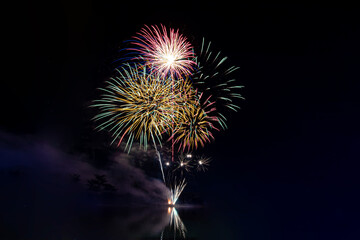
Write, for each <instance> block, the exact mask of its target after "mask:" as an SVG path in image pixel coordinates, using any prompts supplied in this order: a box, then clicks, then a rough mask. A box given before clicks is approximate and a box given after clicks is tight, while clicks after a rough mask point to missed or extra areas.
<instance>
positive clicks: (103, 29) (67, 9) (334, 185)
mask: <svg viewBox="0 0 360 240" xmlns="http://www.w3.org/2000/svg"><path fill="white" fill-rule="evenodd" d="M14 10H15V12H16V14H15V16H14V18H17V17H16V16H18V17H19V19H20V21H17V22H16V23H15V24H14V26H13V28H12V27H11V30H10V32H11V34H10V35H11V36H12V37H13V40H10V41H11V45H10V46H11V47H9V48H10V50H11V51H13V54H12V58H10V59H11V60H10V61H11V64H10V65H12V68H10V70H11V76H8V77H6V78H5V77H3V80H2V90H3V91H4V93H3V94H2V96H1V97H2V101H1V102H2V112H3V114H2V117H1V118H0V123H1V125H0V130H1V131H2V132H3V133H6V134H13V135H16V136H20V137H21V138H22V137H24V138H26V137H28V136H36V138H38V139H39V138H40V139H42V140H46V141H48V142H50V143H52V144H55V145H58V146H60V148H62V149H64V151H68V152H72V153H74V152H76V153H85V154H88V153H89V152H90V151H92V149H100V150H99V151H106V149H107V148H108V147H107V146H108V144H109V143H110V139H109V138H108V136H107V135H106V133H105V132H95V131H93V128H94V123H93V122H91V121H90V118H91V117H92V116H93V115H94V111H93V110H92V109H89V108H88V106H89V104H90V102H91V101H92V100H93V99H95V98H97V97H98V96H99V91H98V90H96V88H98V87H101V86H103V84H104V81H105V80H106V79H107V78H109V77H110V76H112V74H113V69H114V68H115V67H116V63H114V60H116V59H118V58H119V57H120V56H121V54H120V52H119V50H120V49H121V47H122V46H123V45H122V44H123V41H125V40H128V39H129V38H131V37H132V36H133V35H134V34H135V33H136V32H137V31H138V30H139V29H140V28H141V27H142V26H143V24H147V25H151V24H160V23H162V24H164V25H166V26H169V27H173V28H179V29H180V32H182V33H183V34H184V35H186V36H187V37H188V38H189V40H190V41H199V39H201V38H202V37H205V38H206V39H208V40H210V41H212V43H213V46H214V47H215V48H216V49H219V50H221V51H222V52H223V53H224V54H225V55H227V56H228V57H229V59H230V62H231V63H232V64H234V65H236V66H240V70H239V71H238V72H237V75H236V77H237V81H238V82H239V84H241V85H244V86H245V88H243V89H242V91H241V93H242V94H243V96H244V97H245V98H246V100H244V101H242V102H241V103H240V106H241V110H240V111H239V112H237V113H235V112H233V113H232V115H231V118H229V122H228V126H229V129H228V130H227V131H225V132H219V133H216V139H215V141H214V142H213V143H211V144H208V145H207V146H206V147H205V149H203V150H201V152H203V153H206V154H207V155H208V156H211V157H212V159H213V161H212V164H211V166H210V170H209V171H208V172H207V173H205V174H201V176H200V175H199V176H194V177H193V178H194V179H193V180H194V181H193V182H191V183H190V184H189V187H188V194H195V195H197V197H199V198H202V199H203V200H204V201H205V202H207V203H208V204H210V205H218V206H221V207H219V208H220V209H222V210H223V213H224V214H225V215H227V216H228V217H229V218H231V219H233V221H232V222H231V224H232V225H231V226H232V227H234V228H236V227H237V226H238V225H241V226H243V228H247V229H252V228H255V226H256V227H258V228H259V232H260V233H258V235H257V236H258V238H256V237H254V236H253V237H252V238H251V237H249V236H248V235H245V237H247V238H246V239H260V238H261V239H275V235H274V234H270V233H274V231H275V232H276V226H277V227H279V229H280V228H281V229H286V231H292V230H293V232H296V233H298V235H297V236H298V237H299V239H302V238H301V236H304V239H305V238H306V239H326V238H327V239H332V237H334V239H355V238H356V237H355V236H359V233H360V232H359V227H358V226H359V223H360V220H359V215H358V214H359V212H360V211H359V210H360V209H359V206H358V202H359V201H360V191H359V184H360V177H359V167H360V162H359V160H360V124H359V123H360V97H359V92H360V76H359V42H360V29H359V25H358V20H359V19H358V11H359V9H358V8H355V7H354V6H350V5H349V6H338V5H335V4H334V5H304V4H284V5H283V4H260V3H259V4H255V3H252V4H246V3H239V4H236V5H235V2H228V3H226V2H224V1H217V2H214V3H212V2H211V3H210V2H208V3H206V4H205V3H204V4H200V3H194V2H192V3H191V2H190V3H185V2H176V3H173V2H171V3H170V2H168V3H166V4H161V3H158V2H150V1H149V2H148V3H146V4H143V3H141V4H140V3H139V2H137V1H111V2H105V1H97V2H88V1H83V0H81V1H48V2H41V3H40V2H31V3H30V2H29V3H26V4H25V5H23V6H21V7H19V6H14ZM10 39H12V38H10ZM3 47H5V48H7V46H3ZM112 151H113V149H112ZM239 216H247V219H246V220H240V217H239ZM284 219H289V221H287V220H284ZM271 221H275V222H279V224H280V225H281V227H280V226H278V225H276V226H275V225H272V226H271V228H272V230H269V229H267V227H268V225H267V223H268V222H271ZM274 226H275V227H274ZM269 228H270V227H269ZM289 229H292V230H289ZM327 229H331V230H329V231H328V230H327ZM265 233H266V234H268V235H266V234H265ZM276 233H277V234H284V233H283V232H282V231H280V230H279V232H276ZM305 233H306V234H307V235H306V234H305ZM302 234H303V235H302ZM285 236H286V237H285ZM243 237H244V236H243ZM276 237H277V239H291V238H292V239H297V238H295V237H294V236H292V237H290V236H287V235H286V234H284V235H276ZM288 237H290V238H288Z"/></svg>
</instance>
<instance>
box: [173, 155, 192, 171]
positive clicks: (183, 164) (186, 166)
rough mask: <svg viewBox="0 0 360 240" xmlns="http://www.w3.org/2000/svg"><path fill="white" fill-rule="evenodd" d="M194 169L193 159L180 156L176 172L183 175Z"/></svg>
mask: <svg viewBox="0 0 360 240" xmlns="http://www.w3.org/2000/svg"><path fill="white" fill-rule="evenodd" d="M192 167H193V166H192V163H191V159H189V158H186V157H185V156H184V155H183V154H180V156H179V157H178V160H177V161H176V168H175V169H174V171H179V172H181V173H182V174H183V173H184V172H189V171H190V170H191V168H192Z"/></svg>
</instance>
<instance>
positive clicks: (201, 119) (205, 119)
mask: <svg viewBox="0 0 360 240" xmlns="http://www.w3.org/2000/svg"><path fill="white" fill-rule="evenodd" d="M201 96H202V95H200V96H199V99H198V100H197V101H195V102H194V105H192V107H187V108H182V109H181V111H180V113H181V114H180V115H179V116H181V121H179V124H177V126H176V127H175V129H174V131H173V134H172V136H171V137H170V139H175V141H174V143H175V144H179V150H180V149H181V150H182V151H185V149H187V150H192V149H194V148H195V149H196V148H198V146H199V144H200V145H201V146H202V147H203V146H204V145H205V143H206V142H210V141H211V139H214V136H213V134H212V133H211V131H212V130H213V129H215V130H218V129H217V128H216V127H215V126H214V124H213V123H214V122H218V121H219V120H218V118H217V117H216V116H212V115H211V114H212V113H213V112H215V110H216V109H215V107H212V105H213V104H214V102H210V101H209V99H210V97H209V98H208V99H206V101H205V102H204V103H202V104H201Z"/></svg>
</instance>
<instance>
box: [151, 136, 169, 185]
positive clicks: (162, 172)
mask: <svg viewBox="0 0 360 240" xmlns="http://www.w3.org/2000/svg"><path fill="white" fill-rule="evenodd" d="M153 141H154V147H155V151H156V154H157V156H158V160H159V164H160V169H161V174H162V178H163V181H164V183H165V184H166V181H165V175H164V169H163V166H162V161H161V155H160V152H159V151H158V149H157V147H156V143H155V140H154V139H153Z"/></svg>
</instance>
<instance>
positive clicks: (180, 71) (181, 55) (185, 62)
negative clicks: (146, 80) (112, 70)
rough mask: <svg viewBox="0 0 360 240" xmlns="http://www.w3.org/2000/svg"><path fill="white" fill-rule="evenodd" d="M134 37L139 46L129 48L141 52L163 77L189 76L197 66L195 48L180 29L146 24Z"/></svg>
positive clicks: (145, 59) (134, 41) (144, 58)
mask: <svg viewBox="0 0 360 240" xmlns="http://www.w3.org/2000/svg"><path fill="white" fill-rule="evenodd" d="M133 38H134V40H133V41H132V43H133V44H134V45H136V46H137V47H136V48H130V49H129V50H132V51H135V52H137V53H139V54H140V56H141V58H142V59H143V60H144V61H145V65H151V66H152V68H153V71H154V72H157V73H159V74H160V75H161V76H162V77H166V76H171V78H174V77H184V76H189V75H191V73H192V71H193V70H194V67H195V66H196V63H195V61H193V60H192V59H193V58H194V52H193V48H192V46H191V44H190V43H189V42H188V41H187V39H186V37H184V36H183V35H181V34H179V30H176V31H175V30H174V29H172V28H170V30H169V32H168V31H167V29H166V27H165V26H163V25H161V28H159V27H158V26H150V27H149V26H146V25H145V27H144V28H142V29H141V30H140V32H139V33H138V34H137V36H135V37H133Z"/></svg>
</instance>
